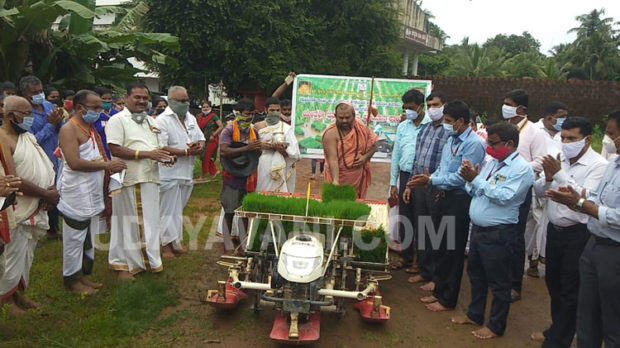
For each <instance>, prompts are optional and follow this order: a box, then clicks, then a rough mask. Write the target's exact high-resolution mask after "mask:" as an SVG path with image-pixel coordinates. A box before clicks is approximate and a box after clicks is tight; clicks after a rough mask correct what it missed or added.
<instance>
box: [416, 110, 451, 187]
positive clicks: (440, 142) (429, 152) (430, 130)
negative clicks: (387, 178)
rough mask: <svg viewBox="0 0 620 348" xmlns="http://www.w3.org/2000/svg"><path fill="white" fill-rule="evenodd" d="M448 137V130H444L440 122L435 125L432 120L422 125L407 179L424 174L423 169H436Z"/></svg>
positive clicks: (431, 170) (430, 170)
mask: <svg viewBox="0 0 620 348" xmlns="http://www.w3.org/2000/svg"><path fill="white" fill-rule="evenodd" d="M448 137H449V135H448V132H446V130H445V128H444V127H443V125H442V124H441V122H440V123H439V125H438V126H435V124H434V123H433V122H429V123H426V124H424V125H423V126H422V128H421V129H420V132H419V133H418V141H417V143H416V148H415V159H414V161H413V169H412V170H411V176H410V177H409V180H411V179H412V178H413V176H414V175H416V174H424V171H425V169H428V171H429V173H432V172H434V171H435V170H436V169H437V167H438V166H439V161H440V160H441V152H442V149H443V147H444V145H445V144H446V141H447V140H448Z"/></svg>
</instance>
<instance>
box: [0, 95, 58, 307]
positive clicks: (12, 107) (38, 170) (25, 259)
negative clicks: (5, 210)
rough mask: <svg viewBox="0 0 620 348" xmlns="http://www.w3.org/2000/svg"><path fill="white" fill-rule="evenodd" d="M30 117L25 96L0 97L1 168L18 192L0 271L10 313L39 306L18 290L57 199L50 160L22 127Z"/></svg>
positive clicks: (0, 289)
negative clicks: (0, 111)
mask: <svg viewBox="0 0 620 348" xmlns="http://www.w3.org/2000/svg"><path fill="white" fill-rule="evenodd" d="M32 121H33V116H32V107H31V106H30V103H29V102H28V101H27V100H26V99H24V98H22V97H14V96H11V97H8V98H6V99H5V100H4V120H3V123H2V127H1V128H0V141H1V142H2V147H3V148H4V149H5V151H4V155H5V160H6V163H7V169H8V171H9V172H11V173H15V174H16V175H17V176H19V177H20V178H21V184H20V186H19V191H20V192H21V193H22V194H23V195H19V196H17V197H16V198H15V200H16V204H15V205H14V206H13V207H12V208H10V209H13V217H14V219H15V220H14V221H15V227H14V228H12V229H10V242H9V243H8V244H7V245H6V246H5V250H4V257H5V260H4V275H3V276H2V278H1V279H0V299H1V301H0V304H8V305H9V307H10V308H9V310H10V311H12V312H19V311H21V309H31V308H37V307H40V306H41V304H40V303H36V302H34V301H31V300H29V299H28V298H27V297H26V296H25V295H24V290H25V289H26V287H27V286H28V283H29V280H30V267H31V266H32V260H33V259H34V250H35V248H36V246H37V241H38V240H39V239H40V238H42V237H44V236H45V234H46V231H47V230H48V228H49V220H48V217H47V209H49V208H52V207H54V206H55V205H56V204H57V203H58V192H57V191H56V188H55V187H54V186H53V185H54V177H55V174H54V168H53V167H52V162H51V161H50V160H49V158H48V157H47V155H46V154H45V151H43V149H42V148H41V147H40V146H39V145H38V144H37V140H36V138H35V137H34V135H33V134H31V133H29V132H28V130H29V129H30V126H31V125H32ZM11 185H12V184H11Z"/></svg>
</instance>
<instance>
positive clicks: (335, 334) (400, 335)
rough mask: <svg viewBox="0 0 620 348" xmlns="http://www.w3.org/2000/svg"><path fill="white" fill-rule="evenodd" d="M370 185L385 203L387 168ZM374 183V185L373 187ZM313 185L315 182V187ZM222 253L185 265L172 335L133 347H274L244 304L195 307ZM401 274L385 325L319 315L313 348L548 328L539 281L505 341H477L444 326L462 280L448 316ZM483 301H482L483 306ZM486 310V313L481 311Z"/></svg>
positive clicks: (452, 339) (512, 318)
mask: <svg viewBox="0 0 620 348" xmlns="http://www.w3.org/2000/svg"><path fill="white" fill-rule="evenodd" d="M309 173H310V161H309V160H304V161H302V162H301V163H300V164H299V166H298V171H297V190H298V191H299V192H302V191H304V189H305V187H306V186H305V185H306V182H307V180H308V177H309ZM373 177H374V178H375V180H374V183H373V185H372V186H371V188H370V190H369V198H373V199H385V195H386V193H387V190H388V188H387V180H388V179H387V178H388V177H389V166H388V165H386V164H373ZM379 178H381V180H379ZM315 182H316V183H319V182H320V180H316V181H315ZM312 191H313V193H319V192H320V185H318V184H313V185H312ZM221 251H222V248H221V245H217V247H216V248H215V249H213V250H208V251H196V252H192V253H191V254H190V255H188V256H187V257H192V258H195V259H196V262H199V263H200V264H201V266H200V269H201V272H200V273H199V274H197V275H196V276H194V277H187V276H180V277H178V288H179V291H180V293H181V298H182V303H181V305H179V306H178V307H175V308H169V309H167V310H166V311H165V312H164V313H162V315H161V316H160V317H162V318H165V317H168V316H171V317H172V316H175V315H176V316H177V317H179V316H180V318H181V319H180V320H177V321H176V322H175V323H174V324H173V325H171V327H167V328H163V329H161V330H155V331H153V330H152V331H150V332H147V333H146V334H144V335H143V336H142V338H143V339H140V340H138V341H137V342H138V343H139V344H140V345H143V346H149V345H152V343H156V344H162V343H163V344H166V345H171V346H179V347H181V346H205V345H207V346H213V347H281V345H279V344H276V343H274V342H272V341H271V340H270V339H269V333H270V331H271V326H272V323H273V319H274V311H273V310H272V309H269V308H267V309H265V310H264V311H263V312H262V313H260V314H259V315H255V314H254V313H253V311H252V309H251V307H250V306H251V301H250V300H247V301H245V303H243V304H242V305H241V306H239V307H238V308H237V309H235V310H233V311H230V312H225V311H219V310H215V309H213V308H211V307H210V306H208V305H206V304H202V303H200V302H199V301H198V300H197V298H198V296H199V294H201V293H204V292H206V290H207V289H214V288H216V284H217V280H218V279H219V280H223V279H225V276H226V274H225V268H224V267H221V266H217V265H216V264H215V263H216V261H217V259H218V257H219V254H220V253H221ZM407 276H408V275H407V274H406V273H404V272H402V271H398V272H395V273H393V279H392V280H389V281H385V282H382V283H381V284H380V286H381V292H382V295H383V298H384V304H386V305H388V306H391V308H392V319H391V320H390V321H389V322H388V323H386V324H385V325H379V326H377V325H369V324H366V323H364V322H362V320H361V319H360V317H359V315H358V314H357V312H356V311H355V310H354V309H353V302H350V305H349V307H348V310H347V313H346V315H345V316H344V317H343V318H338V317H337V316H336V315H334V314H323V316H322V318H321V339H320V340H319V342H318V343H317V344H315V345H314V347H341V348H345V347H356V348H359V347H539V346H540V345H539V344H535V343H534V342H531V341H530V340H529V336H530V334H531V333H532V332H533V331H537V330H541V329H543V328H546V327H547V325H548V324H549V297H548V295H547V291H546V288H545V284H544V279H533V278H526V279H525V280H524V285H523V288H524V292H523V300H522V301H519V302H517V303H516V304H514V305H512V306H511V308H510V314H509V318H508V328H507V330H506V334H505V336H504V337H502V338H499V339H495V340H491V341H479V340H477V339H475V338H474V337H473V336H472V335H471V334H470V332H471V331H472V327H466V326H458V325H454V324H452V323H450V317H451V316H452V315H454V314H460V313H462V311H464V310H465V308H466V306H467V303H468V302H469V298H470V292H469V279H468V277H467V274H466V272H465V274H464V277H463V285H462V287H461V295H460V299H459V305H458V308H457V309H456V310H455V311H452V312H444V313H431V312H429V311H427V310H426V309H425V308H424V306H423V305H422V304H421V303H420V302H419V300H418V299H419V298H420V297H422V296H425V295H426V293H425V292H423V291H422V290H420V289H419V286H417V285H416V286H414V285H411V284H408V283H407V282H406V279H407ZM490 297H491V296H489V300H490ZM489 308H490V304H489V305H488V306H487V311H488V309H489Z"/></svg>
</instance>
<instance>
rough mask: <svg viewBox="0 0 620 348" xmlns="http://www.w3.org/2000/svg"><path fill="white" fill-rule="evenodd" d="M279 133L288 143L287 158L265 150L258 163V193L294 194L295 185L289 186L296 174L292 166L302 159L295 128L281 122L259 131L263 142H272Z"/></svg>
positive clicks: (276, 152)
mask: <svg viewBox="0 0 620 348" xmlns="http://www.w3.org/2000/svg"><path fill="white" fill-rule="evenodd" d="M277 133H282V134H283V137H284V141H285V142H286V143H288V147H287V148H286V154H287V157H285V156H283V155H282V154H281V153H279V152H278V151H274V150H263V153H262V155H261V156H260V160H259V161H258V174H257V175H258V178H257V183H256V191H259V192H260V191H274V192H289V193H292V192H294V190H295V187H294V185H291V186H292V187H290V186H289V182H290V181H289V180H290V179H291V177H292V176H293V173H294V169H293V168H292V166H293V164H295V163H296V162H297V161H299V160H300V159H301V154H300V152H299V144H298V143H297V139H296V138H295V134H294V132H293V128H292V127H291V126H289V125H288V124H286V123H284V122H281V121H280V122H278V123H276V124H275V125H273V126H267V127H265V128H262V129H261V130H259V131H258V134H259V136H260V139H261V141H263V142H271V141H272V140H273V137H274V135H276V134H277Z"/></svg>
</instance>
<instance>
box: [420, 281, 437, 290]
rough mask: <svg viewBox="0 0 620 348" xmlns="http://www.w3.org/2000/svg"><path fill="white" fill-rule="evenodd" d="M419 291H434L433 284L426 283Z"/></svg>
mask: <svg viewBox="0 0 620 348" xmlns="http://www.w3.org/2000/svg"><path fill="white" fill-rule="evenodd" d="M420 289H422V290H424V291H435V282H428V283H426V284H424V285H422V286H420Z"/></svg>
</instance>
